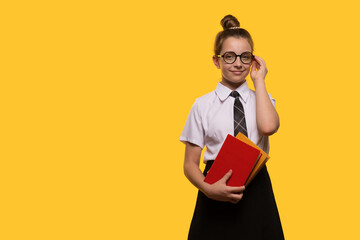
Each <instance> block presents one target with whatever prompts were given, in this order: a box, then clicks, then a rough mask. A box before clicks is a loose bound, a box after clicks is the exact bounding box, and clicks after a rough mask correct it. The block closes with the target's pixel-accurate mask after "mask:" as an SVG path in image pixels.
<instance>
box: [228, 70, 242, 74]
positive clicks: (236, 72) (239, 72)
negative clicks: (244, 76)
mask: <svg viewBox="0 0 360 240" xmlns="http://www.w3.org/2000/svg"><path fill="white" fill-rule="evenodd" d="M231 72H232V73H234V74H241V73H243V72H244V71H231Z"/></svg>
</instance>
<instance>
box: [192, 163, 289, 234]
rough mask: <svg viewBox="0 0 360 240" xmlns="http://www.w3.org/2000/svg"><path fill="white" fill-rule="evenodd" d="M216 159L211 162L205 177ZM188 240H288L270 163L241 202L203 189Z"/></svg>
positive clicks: (256, 178) (247, 189)
mask: <svg viewBox="0 0 360 240" xmlns="http://www.w3.org/2000/svg"><path fill="white" fill-rule="evenodd" d="M213 162H214V161H208V162H207V164H206V167H205V170H204V175H205V176H206V173H207V172H208V170H209V169H210V167H211V165H212V163H213ZM188 239H189V240H201V239H204V240H205V239H206V240H212V239H213V240H215V239H216V240H227V239H229V240H230V239H231V240H234V239H244V240H253V239H254V240H255V239H256V240H258V239H276V240H278V239H279V240H280V239H284V234H283V230H282V226H281V222H280V217H279V213H278V210H277V206H276V202H275V198H274V194H273V190H272V186H271V181H270V177H269V174H268V171H267V168H266V166H264V167H263V169H262V170H261V171H260V172H259V173H258V174H257V176H256V177H255V178H254V179H253V180H252V182H251V183H250V184H249V185H248V186H247V187H246V189H245V191H244V195H243V198H242V199H241V200H240V201H239V202H238V203H237V204H233V203H230V202H220V201H216V200H212V199H210V198H208V197H206V195H205V194H204V193H202V192H201V191H199V192H198V197H197V201H196V207H195V211H194V216H193V219H192V221H191V226H190V230H189V236H188Z"/></svg>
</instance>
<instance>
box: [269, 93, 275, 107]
mask: <svg viewBox="0 0 360 240" xmlns="http://www.w3.org/2000/svg"><path fill="white" fill-rule="evenodd" d="M268 94H269V97H270V100H271V103H272V105H273V106H274V108H275V109H276V106H275V104H276V101H275V99H274V98H273V97H272V96H271V94H270V93H268Z"/></svg>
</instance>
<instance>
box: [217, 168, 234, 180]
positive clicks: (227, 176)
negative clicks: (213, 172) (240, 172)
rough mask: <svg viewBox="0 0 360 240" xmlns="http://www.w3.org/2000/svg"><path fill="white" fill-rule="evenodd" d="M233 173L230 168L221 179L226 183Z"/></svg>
mask: <svg viewBox="0 0 360 240" xmlns="http://www.w3.org/2000/svg"><path fill="white" fill-rule="evenodd" d="M231 175H232V170H231V169H230V170H229V171H228V172H227V173H226V174H225V175H224V176H223V177H222V178H221V179H220V180H219V181H221V182H224V183H226V182H227V180H229V178H230V177H231Z"/></svg>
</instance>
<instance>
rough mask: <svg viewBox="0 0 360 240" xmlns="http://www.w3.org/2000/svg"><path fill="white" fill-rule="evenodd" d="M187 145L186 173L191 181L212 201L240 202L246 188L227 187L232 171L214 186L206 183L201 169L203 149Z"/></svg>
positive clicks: (190, 144) (187, 143)
mask: <svg viewBox="0 0 360 240" xmlns="http://www.w3.org/2000/svg"><path fill="white" fill-rule="evenodd" d="M185 144H186V146H185V160H184V173H185V176H186V177H187V178H188V179H189V181H190V182H191V183H192V184H193V185H194V186H195V187H197V188H198V189H199V190H200V191H202V192H203V193H204V194H205V195H206V196H207V197H209V198H211V199H214V200H217V201H223V202H232V203H237V202H239V201H240V200H241V198H242V196H243V193H242V192H243V191H244V189H245V187H244V186H242V187H229V186H226V181H227V180H228V179H229V178H230V177H231V170H230V171H229V172H228V173H226V174H225V176H224V177H223V178H222V179H220V180H219V181H217V182H216V183H214V184H208V183H206V182H204V178H205V177H204V175H203V174H202V172H201V171H200V168H199V164H200V157H201V148H200V147H199V146H197V145H195V144H192V143H189V142H186V143H185Z"/></svg>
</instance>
